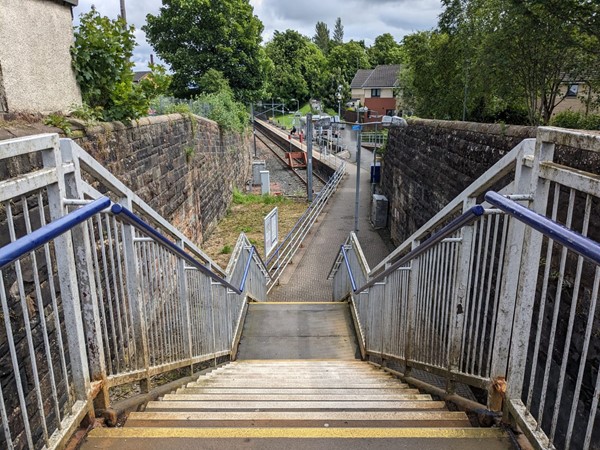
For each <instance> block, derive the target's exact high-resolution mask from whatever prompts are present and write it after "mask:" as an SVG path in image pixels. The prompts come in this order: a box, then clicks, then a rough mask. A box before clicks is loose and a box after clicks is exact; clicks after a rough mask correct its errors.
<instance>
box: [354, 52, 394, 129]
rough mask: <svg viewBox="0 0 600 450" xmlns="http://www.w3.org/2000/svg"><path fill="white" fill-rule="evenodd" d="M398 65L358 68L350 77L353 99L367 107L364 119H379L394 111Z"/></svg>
mask: <svg viewBox="0 0 600 450" xmlns="http://www.w3.org/2000/svg"><path fill="white" fill-rule="evenodd" d="M399 72H400V65H399V64H394V65H387V66H377V67H375V68H374V69H359V70H358V71H357V72H356V75H354V78H353V79H352V83H351V84H350V88H351V89H352V94H351V95H352V99H353V101H357V100H358V101H360V104H361V106H366V107H367V108H369V112H368V113H367V114H366V121H367V122H368V121H369V120H371V121H378V120H381V116H386V115H387V116H393V115H394V114H395V113H396V97H395V96H394V88H395V87H397V85H398V73H399Z"/></svg>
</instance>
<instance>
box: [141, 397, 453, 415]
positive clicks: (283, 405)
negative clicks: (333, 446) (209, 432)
mask: <svg viewBox="0 0 600 450" xmlns="http://www.w3.org/2000/svg"><path fill="white" fill-rule="evenodd" d="M173 397H178V396H177V395H172V396H169V398H168V399H167V398H165V399H164V400H162V401H152V402H148V405H147V406H146V411H150V410H157V409H160V410H179V411H189V410H201V409H220V410H233V409H278V410H288V411H289V410H295V409H389V410H392V409H393V410H402V409H442V408H444V407H445V403H444V402H439V401H433V400H396V401H386V400H379V401H361V402H355V401H351V400H350V401H340V400H329V401H328V400H316V401H288V400H282V401H251V400H248V401H241V402H240V401H236V402H233V401H223V402H216V401H184V400H183V399H181V400H176V399H173Z"/></svg>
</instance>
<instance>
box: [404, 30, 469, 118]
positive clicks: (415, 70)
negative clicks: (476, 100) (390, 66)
mask: <svg viewBox="0 0 600 450" xmlns="http://www.w3.org/2000/svg"><path fill="white" fill-rule="evenodd" d="M403 46H404V49H405V51H406V54H407V63H406V65H405V66H404V67H403V69H402V71H401V74H400V86H401V91H402V94H401V106H402V109H405V110H411V111H413V112H414V113H415V114H417V115H419V116H421V117H430V118H437V119H458V118H460V116H461V114H462V104H463V103H462V100H463V95H462V94H463V82H462V77H461V73H460V67H459V65H458V63H457V59H456V54H455V52H454V49H453V48H452V47H451V44H450V37H449V35H448V34H447V33H441V32H438V31H421V32H418V33H414V34H411V35H408V36H405V37H404V40H403Z"/></svg>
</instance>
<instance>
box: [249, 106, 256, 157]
mask: <svg viewBox="0 0 600 450" xmlns="http://www.w3.org/2000/svg"><path fill="white" fill-rule="evenodd" d="M250 112H251V114H252V137H253V138H254V157H255V158H256V126H255V124H254V103H252V104H251V105H250Z"/></svg>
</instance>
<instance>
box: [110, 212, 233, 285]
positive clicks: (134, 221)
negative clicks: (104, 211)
mask: <svg viewBox="0 0 600 450" xmlns="http://www.w3.org/2000/svg"><path fill="white" fill-rule="evenodd" d="M110 211H111V212H112V213H113V214H114V215H115V216H119V217H120V219H121V220H122V221H123V222H126V223H128V224H129V225H131V226H133V227H135V228H137V229H138V230H140V231H143V232H144V233H147V234H149V235H151V236H152V237H154V238H155V239H156V240H157V241H158V242H159V243H160V244H162V245H163V246H164V247H166V248H168V249H169V250H170V251H172V252H173V253H175V254H177V255H179V256H180V257H182V258H183V259H185V260H186V261H187V262H188V263H190V264H191V265H192V266H194V267H195V268H196V269H198V270H200V272H202V273H203V274H205V275H206V276H208V277H210V278H212V279H213V280H214V281H216V282H217V283H219V284H221V285H223V286H225V287H227V288H229V289H231V290H232V291H234V292H235V293H236V294H241V293H242V290H240V289H238V288H236V287H235V286H233V285H232V284H231V283H229V282H227V281H226V280H224V279H223V278H221V277H220V276H218V275H217V274H215V273H214V272H213V271H211V270H210V269H209V268H207V267H206V266H204V265H203V264H202V263H200V262H199V261H198V260H197V259H196V258H194V257H193V256H192V255H190V254H189V253H188V252H186V251H185V250H183V249H182V248H181V247H179V246H178V245H177V244H174V243H173V242H171V241H170V240H169V239H168V238H167V237H166V236H164V235H162V234H161V233H159V232H158V231H157V230H155V229H154V228H153V227H152V226H151V225H149V224H148V223H146V222H144V221H143V220H142V219H140V218H139V217H138V216H136V215H135V214H134V213H132V212H131V211H129V210H128V209H127V208H125V207H124V206H123V205H119V204H117V203H114V204H113V205H112V206H111V208H110Z"/></svg>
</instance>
